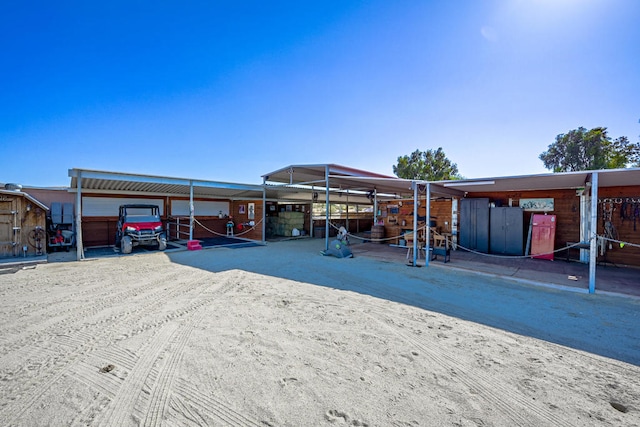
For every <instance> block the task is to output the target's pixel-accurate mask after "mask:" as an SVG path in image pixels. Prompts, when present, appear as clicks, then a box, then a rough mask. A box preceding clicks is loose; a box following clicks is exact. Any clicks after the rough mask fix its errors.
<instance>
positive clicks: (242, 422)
mask: <svg viewBox="0 0 640 427" xmlns="http://www.w3.org/2000/svg"><path fill="white" fill-rule="evenodd" d="M176 385H177V387H176V395H177V396H176V397H177V399H178V400H179V401H180V402H182V403H183V404H184V405H187V406H189V407H190V408H192V410H193V411H195V412H196V413H199V412H203V413H205V414H207V415H208V416H209V417H211V418H213V419H218V420H220V421H221V422H224V423H225V424H224V425H228V426H232V427H264V425H265V423H260V422H258V421H254V420H251V419H249V418H247V417H246V416H244V415H243V414H241V413H240V412H238V411H236V410H235V409H233V408H232V407H230V406H229V405H227V404H225V403H223V402H222V401H220V400H218V399H216V398H215V397H213V396H210V395H207V394H204V393H203V392H202V391H201V390H199V389H198V388H197V387H196V386H194V385H193V384H191V383H189V382H187V381H186V380H184V379H182V378H178V380H177V384H176Z"/></svg>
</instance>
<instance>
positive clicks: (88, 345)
mask: <svg viewBox="0 0 640 427" xmlns="http://www.w3.org/2000/svg"><path fill="white" fill-rule="evenodd" d="M175 274H176V275H178V274H180V273H175ZM177 282H178V283H179V286H176V287H174V288H168V287H165V288H163V289H162V290H161V291H158V292H154V293H153V299H151V300H149V299H145V300H144V304H143V305H137V306H136V307H135V309H134V310H131V311H125V312H123V313H121V314H120V315H118V316H115V317H114V316H111V317H109V319H107V320H105V319H103V320H101V321H99V322H97V323H96V324H93V325H91V324H84V323H82V322H81V321H82V314H81V313H82V311H80V312H78V313H77V315H75V316H73V318H74V319H75V320H76V321H77V322H78V323H79V324H81V325H82V327H81V328H80V329H79V330H78V331H74V332H70V333H68V334H67V335H66V336H65V337H66V339H67V341H68V342H69V343H77V346H76V347H75V348H64V349H60V350H59V353H60V354H51V355H49V356H48V357H47V358H46V359H45V360H43V361H38V364H39V366H40V367H41V368H43V370H41V371H40V372H39V378H38V381H37V382H28V383H26V382H22V383H20V387H19V388H18V389H14V390H9V391H10V392H11V393H12V394H14V395H20V396H23V398H21V399H16V400H14V401H12V402H11V403H10V404H8V405H7V406H5V407H4V408H2V409H0V420H4V421H6V422H7V424H9V425H11V424H15V422H16V420H18V419H19V418H20V417H21V416H22V415H23V414H24V413H25V412H27V411H28V410H29V409H30V408H31V407H33V405H34V404H35V403H36V402H38V401H39V400H41V399H42V397H43V396H44V394H45V393H46V392H47V391H48V390H49V389H50V388H51V387H52V386H53V384H55V383H56V382H58V381H59V380H60V379H61V378H62V377H63V376H65V375H66V374H67V371H68V370H69V367H70V366H72V365H73V364H75V363H77V362H78V360H79V358H80V357H82V356H85V355H86V354H87V353H88V352H90V351H92V350H94V348H95V347H96V343H101V342H107V343H108V342H110V341H111V337H112V335H113V334H114V333H116V332H114V330H113V324H110V325H109V326H111V328H109V327H105V322H108V321H109V320H110V321H111V322H115V321H118V322H120V324H122V325H124V326H126V325H128V324H130V323H131V322H134V321H135V320H136V319H142V318H143V317H144V316H146V315H148V313H149V312H151V311H153V309H154V308H155V307H158V306H161V305H163V304H165V303H166V301H171V300H172V298H173V297H176V296H178V295H182V294H184V291H185V290H186V289H194V286H193V281H182V282H181V281H179V280H178V281H177ZM156 286H157V284H156ZM209 286H210V284H209V283H199V285H198V287H205V288H207V287H209ZM111 302H112V305H117V304H118V302H119V301H111ZM69 322H70V323H72V322H71V320H69ZM91 326H93V327H94V329H93V330H91V331H89V332H90V333H88V332H86V330H88V328H90V327H91ZM155 326H157V325H155ZM76 336H78V339H74V337H76ZM79 337H87V339H86V340H83V339H81V338H79ZM40 350H41V349H39V348H37V347H32V351H31V352H30V353H33V354H37V353H39V352H40ZM63 350H64V351H63ZM19 371H20V369H19V370H18V372H15V373H14V372H6V373H5V376H8V377H11V376H14V375H16V374H19ZM25 396H26V397H25Z"/></svg>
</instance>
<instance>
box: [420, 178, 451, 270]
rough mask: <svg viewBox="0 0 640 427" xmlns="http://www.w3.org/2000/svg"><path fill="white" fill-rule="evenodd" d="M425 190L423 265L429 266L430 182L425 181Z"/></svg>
mask: <svg viewBox="0 0 640 427" xmlns="http://www.w3.org/2000/svg"><path fill="white" fill-rule="evenodd" d="M425 192H426V195H425V196H426V203H427V206H426V208H425V215H426V216H427V217H426V218H425V236H426V242H425V244H424V252H425V254H424V266H425V267H428V266H429V259H430V258H431V257H430V256H429V249H430V243H429V242H431V227H430V225H431V184H429V183H428V182H427V189H426V190H425ZM446 247H447V246H446V244H445V249H446Z"/></svg>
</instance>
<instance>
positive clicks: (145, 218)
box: [116, 204, 167, 254]
mask: <svg viewBox="0 0 640 427" xmlns="http://www.w3.org/2000/svg"><path fill="white" fill-rule="evenodd" d="M139 245H142V246H154V245H157V246H158V249H159V250H161V251H164V250H165V249H167V235H166V233H165V231H164V228H163V226H162V221H161V220H160V208H159V207H158V206H156V205H139V204H138V205H121V206H120V213H119V215H118V225H117V228H116V247H120V251H121V252H122V253H123V254H130V253H131V251H132V250H133V247H134V246H139Z"/></svg>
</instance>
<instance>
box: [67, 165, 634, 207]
mask: <svg viewBox="0 0 640 427" xmlns="http://www.w3.org/2000/svg"><path fill="white" fill-rule="evenodd" d="M327 171H328V172H329V183H330V188H331V190H332V191H331V192H330V193H331V194H330V199H331V201H332V202H337V203H343V202H344V200H345V194H344V192H345V191H347V190H348V191H351V192H354V193H350V194H349V195H348V196H347V197H348V198H349V201H350V202H351V203H369V200H368V199H367V198H366V196H365V195H364V194H363V193H365V192H367V191H371V190H373V189H375V190H376V191H377V193H378V194H381V195H383V196H382V197H381V198H384V197H385V196H386V197H412V195H413V182H414V181H412V180H408V179H400V178H395V177H389V176H385V175H381V174H377V173H372V172H367V171H362V170H358V169H353V168H349V167H345V166H340V165H335V164H327V165H291V166H287V167H285V168H282V169H279V170H277V171H274V172H271V173H269V174H265V175H263V176H262V177H263V179H264V180H265V183H266V185H265V186H264V187H263V186H262V185H255V184H239V183H230V182H221V181H204V180H198V179H188V178H172V177H162V176H151V175H140V174H130V173H119V172H105V171H95V170H88V169H70V170H69V176H70V177H71V185H70V187H71V190H70V191H72V192H75V191H77V187H78V177H79V176H81V177H82V183H81V188H82V191H88V192H92V193H103V194H130V195H140V194H145V195H162V196H174V197H189V193H190V186H191V185H192V184H193V195H194V197H197V198H211V199H215V198H218V199H230V200H234V199H236V200H252V199H262V197H263V188H264V191H265V192H266V198H267V199H268V200H284V201H292V202H305V203H306V202H309V201H310V200H311V193H312V192H313V191H315V192H318V193H319V194H318V196H319V197H318V200H319V201H320V202H322V201H324V199H325V195H324V185H325V174H326V173H327ZM594 172H597V173H598V187H600V188H604V187H618V186H629V185H640V168H629V169H606V170H599V171H580V172H563V173H548V174H539V175H522V176H510V177H492V178H482V179H463V180H454V181H438V182H433V181H432V182H429V183H430V187H431V193H432V194H433V195H434V196H459V197H463V196H464V195H465V194H473V193H479V192H507V191H526V190H554V189H574V188H581V187H585V186H587V183H588V182H589V181H591V179H592V178H591V177H592V173H594ZM415 182H416V183H418V184H426V183H427V181H415ZM312 186H313V189H312V188H311V187H312Z"/></svg>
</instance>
